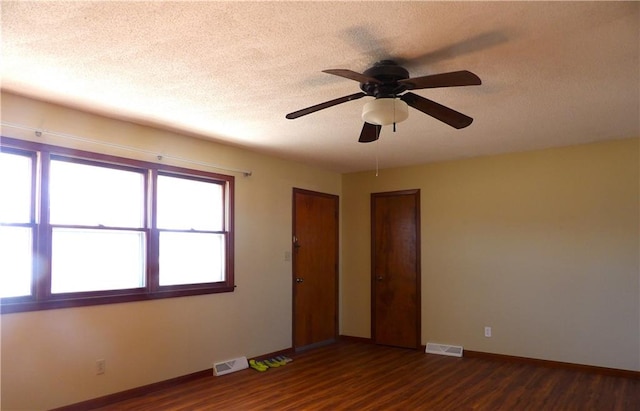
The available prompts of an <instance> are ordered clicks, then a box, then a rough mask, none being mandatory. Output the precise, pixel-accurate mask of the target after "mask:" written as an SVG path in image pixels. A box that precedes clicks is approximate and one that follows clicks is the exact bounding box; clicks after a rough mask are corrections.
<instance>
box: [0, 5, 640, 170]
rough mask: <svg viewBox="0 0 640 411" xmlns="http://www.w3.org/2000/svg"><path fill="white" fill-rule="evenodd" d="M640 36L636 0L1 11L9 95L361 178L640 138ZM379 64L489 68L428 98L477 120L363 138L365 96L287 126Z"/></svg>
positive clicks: (413, 124)
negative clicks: (350, 76) (473, 82)
mask: <svg viewBox="0 0 640 411" xmlns="http://www.w3.org/2000/svg"><path fill="white" fill-rule="evenodd" d="M639 27H640V2H506V3H505V2H403V1H396V2H217V1H216V2H214V1H208V2H207V1H205V2H112V1H107V2H68V1H59V2H12V1H2V62H1V65H2V73H1V74H2V88H3V89H4V90H6V91H9V92H14V93H18V94H22V95H26V96H30V97H36V98H39V99H42V100H46V101H51V102H56V103H60V104H63V105H67V106H71V107H74V108H80V109H83V110H86V111H90V112H95V113H99V114H104V115H108V116H111V117H115V118H120V119H125V120H130V121H134V122H138V123H142V124H150V125H155V126H159V127H162V128H166V129H170V130H177V131H180V132H182V133H185V134H189V135H196V136H199V137H202V138H207V139H212V140H215V141H219V142H226V143H231V144H234V145H239V146H243V147H247V148H250V149H254V150H258V151H261V152H266V153H270V154H274V155H277V156H280V157H284V158H289V159H293V160H298V161H303V162H307V163H311V164H316V165H318V166H321V167H324V168H327V169H330V170H335V171H339V172H350V171H360V170H368V169H372V168H374V167H375V163H376V156H377V157H378V159H379V166H380V167H381V168H387V167H394V166H401V165H410V164H421V163H427V162H433V161H442V160H449V159H456V158H464V157H472V156H479V155H487V154H494V153H503V152H513V151H524V150H531V149H539V148H546V147H552V146H563V145H572V144H580V143H585V142H592V141H599V140H608V139H619V138H629V137H638V136H640V103H639V100H640V73H639V71H640V63H639V54H640V46H639V44H640V39H639V31H640V30H639ZM381 59H394V60H396V61H398V62H400V63H402V64H403V65H404V67H406V68H407V69H408V70H409V72H410V74H411V76H412V77H418V76H423V75H428V74H435V73H441V72H448V71H456V70H469V71H472V72H474V73H475V74H477V75H478V76H479V77H480V78H481V79H482V82H483V84H482V85H481V86H472V87H456V88H444V89H430V90H418V91H416V94H420V95H422V96H424V97H428V98H430V99H432V100H435V101H437V102H439V103H441V104H444V105H446V106H449V107H451V108H454V109H455V110H458V111H461V112H463V113H465V114H467V115H469V116H471V117H473V118H474V122H473V124H471V126H469V127H467V128H465V129H461V130H456V129H453V128H451V127H449V126H447V125H446V124H444V123H441V122H439V121H437V120H435V119H433V118H432V117H429V116H427V115H425V114H423V113H421V112H419V111H416V110H413V109H411V108H410V113H409V119H408V120H407V121H405V122H403V123H400V124H398V129H397V132H396V133H393V132H392V130H391V127H384V128H383V130H382V134H381V137H380V140H379V141H378V142H376V143H369V144H362V143H358V142H357V139H358V136H359V134H360V130H361V128H362V124H363V123H362V120H361V118H360V115H361V111H362V106H363V105H364V104H365V103H366V101H368V100H369V98H364V99H360V100H355V101H351V102H348V103H344V104H342V105H338V106H335V107H332V108H329V109H326V110H323V111H319V112H317V113H313V114H310V115H307V116H304V117H301V118H299V119H296V120H286V119H285V114H287V113H289V112H292V111H295V110H298V109H301V108H304V107H308V106H311V105H314V104H317V103H320V102H324V101H327V100H331V99H334V98H337V97H341V96H345V95H348V94H353V93H356V92H358V91H360V89H359V85H358V83H357V82H355V81H352V80H347V79H344V78H341V77H337V76H332V75H329V74H325V73H322V72H321V70H324V69H330V68H342V69H351V70H354V71H357V72H362V71H364V70H366V69H367V68H368V67H370V66H371V65H372V64H373V63H374V62H376V61H378V60H381ZM52 131H56V132H65V131H66V130H52ZM85 137H91V136H85ZM132 138H135V136H132Z"/></svg>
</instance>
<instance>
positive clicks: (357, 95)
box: [285, 92, 366, 120]
mask: <svg viewBox="0 0 640 411" xmlns="http://www.w3.org/2000/svg"><path fill="white" fill-rule="evenodd" d="M364 96H366V94H364V93H362V92H360V93H355V94H351V95H348V96H344V97H340V98H337V99H334V100H330V101H325V102H324V103H320V104H316V105H315V106H311V107H307V108H303V109H302V110H298V111H294V112H293V113H289V114H287V115H286V116H285V117H286V118H288V119H289V120H293V119H294V118H298V117H302V116H305V115H307V114H311V113H315V112H316V111H320V110H323V109H325V108H329V107H333V106H335V105H338V104H342V103H346V102H347V101H351V100H357V99H359V98H362V97H364Z"/></svg>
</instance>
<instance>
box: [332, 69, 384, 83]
mask: <svg viewBox="0 0 640 411" xmlns="http://www.w3.org/2000/svg"><path fill="white" fill-rule="evenodd" d="M322 72H323V73H328V74H333V75H334V76H340V77H344V78H348V79H349V80H355V81H357V82H359V83H375V84H382V82H381V81H380V80H377V79H375V78H373V77H369V76H365V75H364V74H361V73H358V72H355V71H352V70H346V69H329V70H322Z"/></svg>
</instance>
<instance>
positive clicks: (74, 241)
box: [51, 228, 146, 293]
mask: <svg viewBox="0 0 640 411" xmlns="http://www.w3.org/2000/svg"><path fill="white" fill-rule="evenodd" d="M52 241H53V242H52V261H51V292H52V293H68V292H80V291H102V290H121V289H126V288H138V287H144V285H145V262H144V261H145V255H146V251H145V250H146V247H145V236H144V233H142V232H139V231H114V230H81V229H67V228H54V229H53V240H52Z"/></svg>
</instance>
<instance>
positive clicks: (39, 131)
mask: <svg viewBox="0 0 640 411" xmlns="http://www.w3.org/2000/svg"><path fill="white" fill-rule="evenodd" d="M0 125H2V126H3V127H10V128H16V129H20V130H27V131H33V132H34V134H35V135H36V137H41V136H42V135H43V134H48V135H50V136H55V137H62V138H66V139H69V140H75V141H82V142H84V143H91V144H97V145H101V146H105V147H112V148H119V149H122V150H128V151H134V152H138V153H143V154H151V155H153V156H155V157H156V158H157V159H158V160H163V159H165V158H166V159H170V160H176V161H180V162H183V163H189V164H197V165H200V166H205V167H209V168H215V169H217V170H224V171H231V172H234V173H241V174H244V176H245V177H249V176H251V174H252V172H251V171H248V170H241V169H238V168H231V167H225V166H220V165H217V164H213V163H206V162H203V161H195V160H189V159H187V158H182V157H176V156H172V155H166V154H158V153H156V152H153V151H149V150H142V149H139V148H135V147H130V146H125V145H121V144H114V143H106V142H104V141H98V140H92V139H90V138H85V137H78V136H74V135H72V134H66V133H59V132H55V131H49V130H45V129H42V128H35V127H30V126H25V125H21V124H15V123H7V122H5V121H2V122H0Z"/></svg>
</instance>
